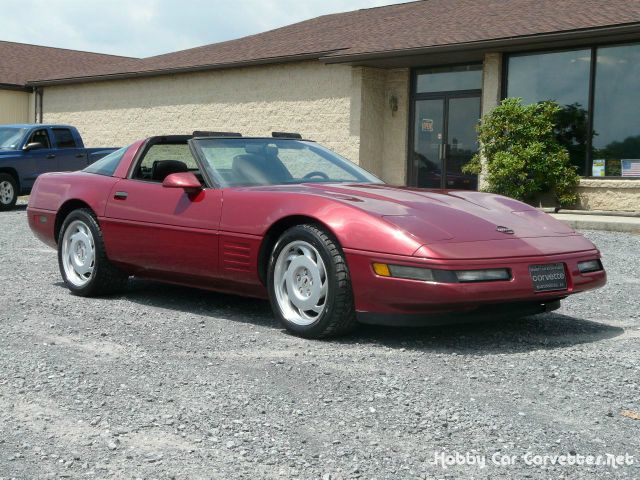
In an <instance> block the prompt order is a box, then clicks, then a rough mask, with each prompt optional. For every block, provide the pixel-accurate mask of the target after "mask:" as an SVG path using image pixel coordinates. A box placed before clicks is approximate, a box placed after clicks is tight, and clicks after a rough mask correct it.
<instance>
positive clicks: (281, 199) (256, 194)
mask: <svg viewBox="0 0 640 480" xmlns="http://www.w3.org/2000/svg"><path fill="white" fill-rule="evenodd" d="M353 203H354V204H351V202H350V201H348V200H342V199H340V200H337V199H331V198H327V197H324V196H320V195H313V194H309V193H298V192H286V193H285V192H277V191H273V192H270V191H264V190H260V191H251V189H227V190H225V191H224V193H223V209H222V218H221V225H220V230H221V231H227V232H234V233H241V234H247V235H255V236H260V237H263V236H264V235H265V234H266V232H267V231H268V230H269V228H270V227H271V226H272V225H274V224H275V223H277V222H279V221H282V220H283V219H286V218H287V217H296V216H304V217H308V218H312V219H316V220H317V221H318V222H319V223H321V224H323V225H326V226H327V228H329V229H330V230H331V233H333V235H334V236H335V237H336V238H337V239H338V241H339V242H340V245H341V246H342V247H343V248H348V249H354V250H364V251H370V252H381V253H391V254H395V255H407V256H409V255H412V254H413V253H414V252H415V251H416V250H417V249H418V248H420V246H421V245H422V243H421V242H420V241H419V240H418V239H416V238H415V237H413V236H412V235H411V234H409V233H407V232H405V231H404V230H403V229H401V228H400V227H398V226H396V225H393V224H392V223H391V222H389V221H387V220H385V219H384V218H383V217H382V216H378V215H375V214H372V213H369V212H366V211H364V210H361V209H359V208H358V207H357V202H356V201H354V202H353Z"/></svg>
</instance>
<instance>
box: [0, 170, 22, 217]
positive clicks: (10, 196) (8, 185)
mask: <svg viewBox="0 0 640 480" xmlns="http://www.w3.org/2000/svg"><path fill="white" fill-rule="evenodd" d="M16 200H18V182H16V179H15V178H13V176H12V175H9V174H8V173H0V210H11V209H12V208H13V207H14V206H15V204H16Z"/></svg>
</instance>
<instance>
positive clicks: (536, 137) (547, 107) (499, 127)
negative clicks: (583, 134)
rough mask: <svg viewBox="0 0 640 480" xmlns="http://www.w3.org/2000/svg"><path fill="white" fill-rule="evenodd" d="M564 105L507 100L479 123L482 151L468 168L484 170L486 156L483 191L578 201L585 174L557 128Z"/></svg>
mask: <svg viewBox="0 0 640 480" xmlns="http://www.w3.org/2000/svg"><path fill="white" fill-rule="evenodd" d="M561 111H562V108H561V107H560V106H559V105H558V104H557V103H555V102H541V103H536V104H532V105H523V104H522V100H521V99H520V98H506V99H504V100H503V101H502V102H501V103H500V105H498V106H497V107H496V108H495V109H494V110H493V111H492V112H491V113H489V114H488V115H485V116H484V117H483V118H482V120H481V122H480V124H479V125H478V140H479V142H480V151H479V153H478V154H476V155H475V156H474V157H473V158H472V159H471V161H470V162H469V163H468V164H466V165H465V166H464V167H463V171H464V172H466V173H475V174H479V173H480V172H481V170H482V161H481V159H482V158H484V159H485V160H486V165H485V171H484V173H485V175H486V176H485V179H486V185H485V187H484V188H483V190H485V191H488V192H493V193H498V194H501V195H506V196H509V197H512V198H516V199H518V200H522V201H525V202H532V201H534V200H535V198H536V196H538V195H539V194H541V193H552V194H553V195H554V197H555V199H556V202H557V203H558V205H559V206H571V205H573V204H575V203H576V201H577V194H576V187H577V186H578V182H579V180H580V177H579V176H578V174H577V173H576V167H574V166H572V165H571V163H570V160H569V152H568V151H567V149H566V148H565V147H564V146H563V145H562V144H561V143H560V142H559V141H558V138H557V132H556V129H555V125H556V121H557V119H558V116H559V115H560V113H561Z"/></svg>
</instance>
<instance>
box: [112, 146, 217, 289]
mask: <svg viewBox="0 0 640 480" xmlns="http://www.w3.org/2000/svg"><path fill="white" fill-rule="evenodd" d="M181 164H182V167H183V168H177V167H180V166H181ZM176 166H177V167H176ZM160 167H164V168H160ZM184 167H186V169H187V170H188V171H191V172H193V173H194V174H196V176H199V169H198V167H197V165H196V162H195V160H194V159H193V157H192V156H191V153H190V152H189V149H188V146H187V144H186V140H185V141H184V142H183V143H180V144H168V143H155V144H151V145H149V144H148V145H147V146H146V147H145V151H144V153H143V155H142V156H141V158H140V159H139V160H138V162H137V164H136V165H134V168H133V172H132V173H131V174H130V175H129V178H124V179H122V180H120V181H118V182H117V183H116V184H115V185H114V187H113V190H112V192H111V194H110V196H109V198H108V201H107V206H106V210H105V218H104V219H103V220H102V223H103V225H104V238H105V246H106V249H107V255H108V256H109V258H110V259H111V260H112V261H115V262H119V263H121V264H125V265H127V266H129V267H131V268H132V269H133V270H134V271H135V272H136V273H137V274H139V275H146V276H150V277H157V278H161V279H163V280H169V281H175V282H178V283H194V282H196V281H205V282H212V281H214V280H215V278H216V276H217V273H218V234H219V232H218V228H219V224H220V215H221V210H222V192H221V191H220V190H218V189H215V188H208V187H207V188H203V190H201V191H200V192H199V193H198V194H196V195H194V194H188V193H187V192H185V190H183V189H181V188H166V187H163V186H162V180H163V179H164V178H166V176H167V175H169V174H170V173H178V172H179V171H184V170H185V168H184ZM156 173H157V174H156ZM200 179H202V177H200Z"/></svg>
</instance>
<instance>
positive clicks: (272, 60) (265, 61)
mask: <svg viewBox="0 0 640 480" xmlns="http://www.w3.org/2000/svg"><path fill="white" fill-rule="evenodd" d="M335 51H336V50H332V51H323V52H314V53H304V54H300V55H290V56H286V57H284V56H283V57H268V58H259V59H256V60H247V61H243V62H232V63H216V64H209V65H196V66H189V67H178V68H163V69H158V70H140V71H130V72H122V73H111V74H105V75H93V76H84V77H69V78H55V79H50V80H34V81H30V82H27V85H29V86H32V87H38V86H47V85H65V84H70V83H87V82H100V81H108V80H122V79H127V78H144V77H157V76H158V75H173V74H177V73H193V72H204V71H209V70H224V69H229V68H241V67H253V66H258V65H274V64H279V63H291V62H302V61H305V60H318V59H320V58H321V57H323V56H325V55H328V54H330V53H333V52H335Z"/></svg>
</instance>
